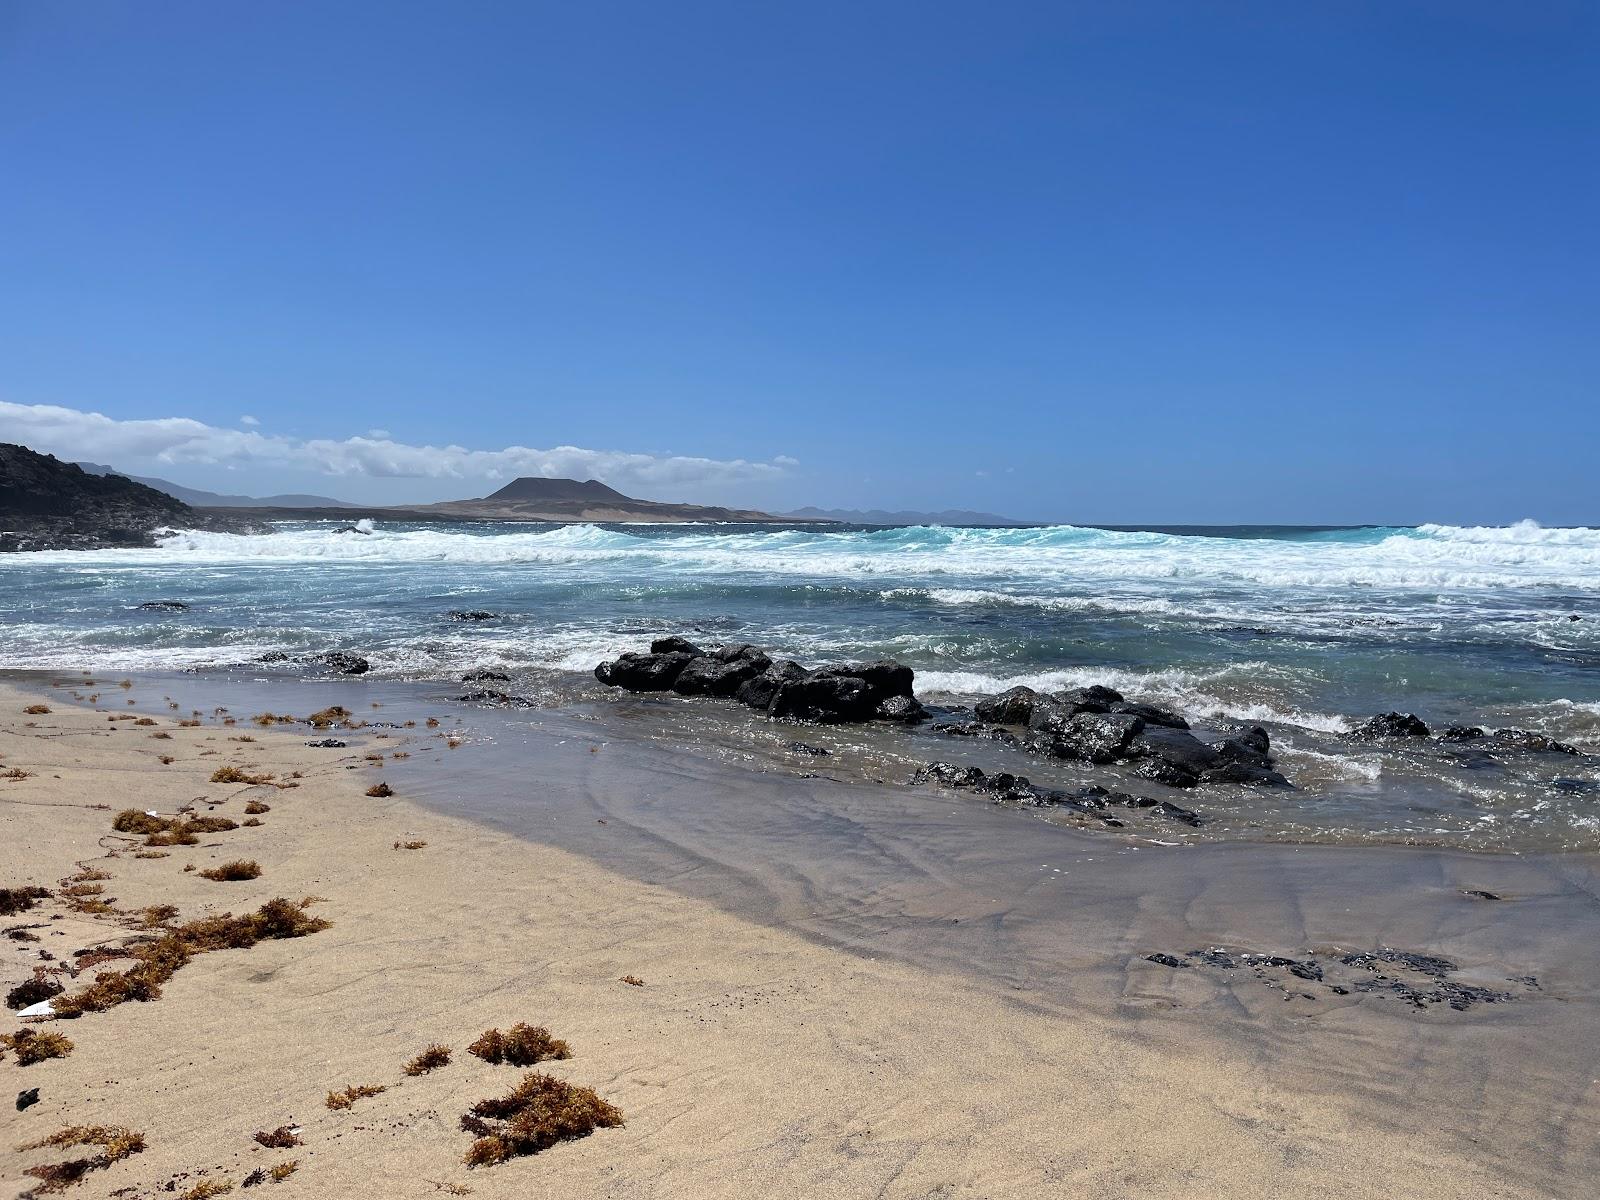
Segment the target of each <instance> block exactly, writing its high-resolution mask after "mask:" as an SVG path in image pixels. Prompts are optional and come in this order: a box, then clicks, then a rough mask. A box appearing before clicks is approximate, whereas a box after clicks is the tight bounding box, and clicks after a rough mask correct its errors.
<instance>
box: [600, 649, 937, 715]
mask: <svg viewBox="0 0 1600 1200" xmlns="http://www.w3.org/2000/svg"><path fill="white" fill-rule="evenodd" d="M594 676H595V678H596V679H598V680H599V681H600V682H601V683H604V684H607V685H609V686H611V687H619V688H623V689H625V690H627V691H630V692H666V691H670V692H674V693H676V694H677V695H680V696H718V697H723V698H727V699H734V700H738V701H739V702H740V703H741V704H747V705H749V706H750V707H751V708H754V709H756V710H758V711H760V712H764V713H766V714H767V715H768V716H770V717H773V718H776V719H779V720H790V721H809V722H814V723H816V724H822V725H840V724H853V723H859V722H862V721H874V720H879V721H902V722H913V721H920V720H923V719H924V718H925V717H926V716H927V712H926V710H924V709H923V707H922V705H921V704H920V703H918V701H917V698H916V696H915V695H914V694H913V693H912V690H911V685H912V681H913V678H914V676H913V672H912V670H911V668H910V667H907V666H904V665H902V664H900V663H897V662H894V661H892V660H890V659H882V660H880V661H878V662H871V663H847V664H845V665H842V666H836V667H818V668H816V669H815V670H809V669H807V668H806V667H803V666H801V665H800V664H799V663H797V662H794V661H792V660H790V659H780V660H776V661H775V660H774V659H773V658H772V657H771V656H770V655H768V654H767V653H766V652H765V651H764V650H762V649H761V648H760V647H758V646H750V645H728V646H719V647H717V648H716V649H714V650H702V649H701V648H700V647H699V646H697V645H695V644H694V643H693V642H691V641H689V640H688V639H687V638H681V637H666V638H657V639H656V640H655V641H654V642H652V643H651V644H650V652H649V653H648V654H633V653H630V654H622V655H619V656H618V657H617V658H615V659H611V660H608V661H606V662H603V663H601V664H600V665H599V666H597V667H596V668H595V669H594Z"/></svg>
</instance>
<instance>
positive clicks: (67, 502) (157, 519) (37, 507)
mask: <svg viewBox="0 0 1600 1200" xmlns="http://www.w3.org/2000/svg"><path fill="white" fill-rule="evenodd" d="M172 526H183V527H184V528H187V529H218V530H226V531H229V532H242V531H243V530H244V529H245V528H246V526H245V524H244V523H243V522H241V521H239V520H238V519H237V518H230V517H226V516H221V515H218V514H216V513H201V512H199V511H198V510H196V509H193V508H190V507H189V505H187V504H185V503H184V502H183V501H182V500H178V499H176V498H174V497H172V496H169V495H167V494H166V493H165V492H158V491H156V489H154V488H151V487H146V486H145V485H144V484H142V483H135V482H134V481H133V480H131V479H128V478H126V477H125V476H122V475H91V474H89V473H88V472H87V471H85V470H83V469H82V468H81V467H78V466H76V465H74V464H72V463H64V462H61V461H60V460H59V459H57V458H56V457H55V456H54V455H50V454H39V453H37V452H35V451H33V450H30V449H28V448H27V447H26V446H19V445H16V444H14V443H9V442H0V551H13V552H14V551H22V550H102V549H107V548H115V547H123V546H153V545H155V535H156V531H157V530H159V529H162V528H168V527H172Z"/></svg>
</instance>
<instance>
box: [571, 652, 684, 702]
mask: <svg viewBox="0 0 1600 1200" xmlns="http://www.w3.org/2000/svg"><path fill="white" fill-rule="evenodd" d="M693 661H694V655H692V654H684V653H681V652H678V651H672V652H668V653H665V654H632V653H630V654H620V655H618V656H617V657H616V658H615V659H613V660H611V661H608V662H603V663H601V664H600V665H599V666H598V667H596V668H595V669H594V677H595V678H596V679H598V680H599V681H600V682H601V683H604V684H608V685H610V686H611V687H620V688H626V689H627V690H628V691H630V692H664V691H666V690H667V689H668V688H670V687H671V686H672V684H673V681H674V680H676V679H677V678H678V675H679V674H680V673H681V672H682V671H683V669H684V668H685V667H687V666H688V665H689V664H690V663H691V662H693Z"/></svg>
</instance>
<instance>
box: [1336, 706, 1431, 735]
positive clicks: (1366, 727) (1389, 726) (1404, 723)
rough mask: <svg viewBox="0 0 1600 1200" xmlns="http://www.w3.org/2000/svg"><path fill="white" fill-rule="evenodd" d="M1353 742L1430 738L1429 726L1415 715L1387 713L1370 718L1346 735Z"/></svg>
mask: <svg viewBox="0 0 1600 1200" xmlns="http://www.w3.org/2000/svg"><path fill="white" fill-rule="evenodd" d="M1344 736H1345V737H1346V738H1347V739H1349V740H1350V741H1352V742H1373V741H1378V740H1380V739H1382V738H1402V737H1418V738H1424V737H1427V736H1428V726H1427V725H1426V724H1425V723H1424V722H1423V720H1422V718H1421V717H1419V716H1417V715H1416V714H1414V713H1400V712H1386V713H1379V714H1378V715H1377V716H1375V717H1368V718H1367V719H1366V720H1365V721H1363V722H1362V723H1361V724H1360V725H1357V726H1356V727H1355V728H1354V729H1352V730H1351V731H1350V732H1349V733H1347V734H1345V735H1344Z"/></svg>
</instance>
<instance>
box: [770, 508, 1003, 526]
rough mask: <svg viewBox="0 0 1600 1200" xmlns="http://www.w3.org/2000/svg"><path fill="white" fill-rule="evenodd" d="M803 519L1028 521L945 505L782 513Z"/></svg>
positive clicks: (912, 522)
mask: <svg viewBox="0 0 1600 1200" xmlns="http://www.w3.org/2000/svg"><path fill="white" fill-rule="evenodd" d="M783 515H784V516H786V517H797V518H800V519H802V520H806V521H843V522H844V523H845V524H847V525H1031V524H1033V522H1031V521H1018V520H1015V519H1013V518H1011V517H1001V516H997V515H995V514H994V513H985V512H969V511H968V510H967V509H964V508H948V509H945V510H944V511H943V512H911V511H909V510H907V511H901V512H887V511H885V510H884V509H881V508H812V507H807V508H797V509H795V510H794V512H790V513H784V514H783Z"/></svg>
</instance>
